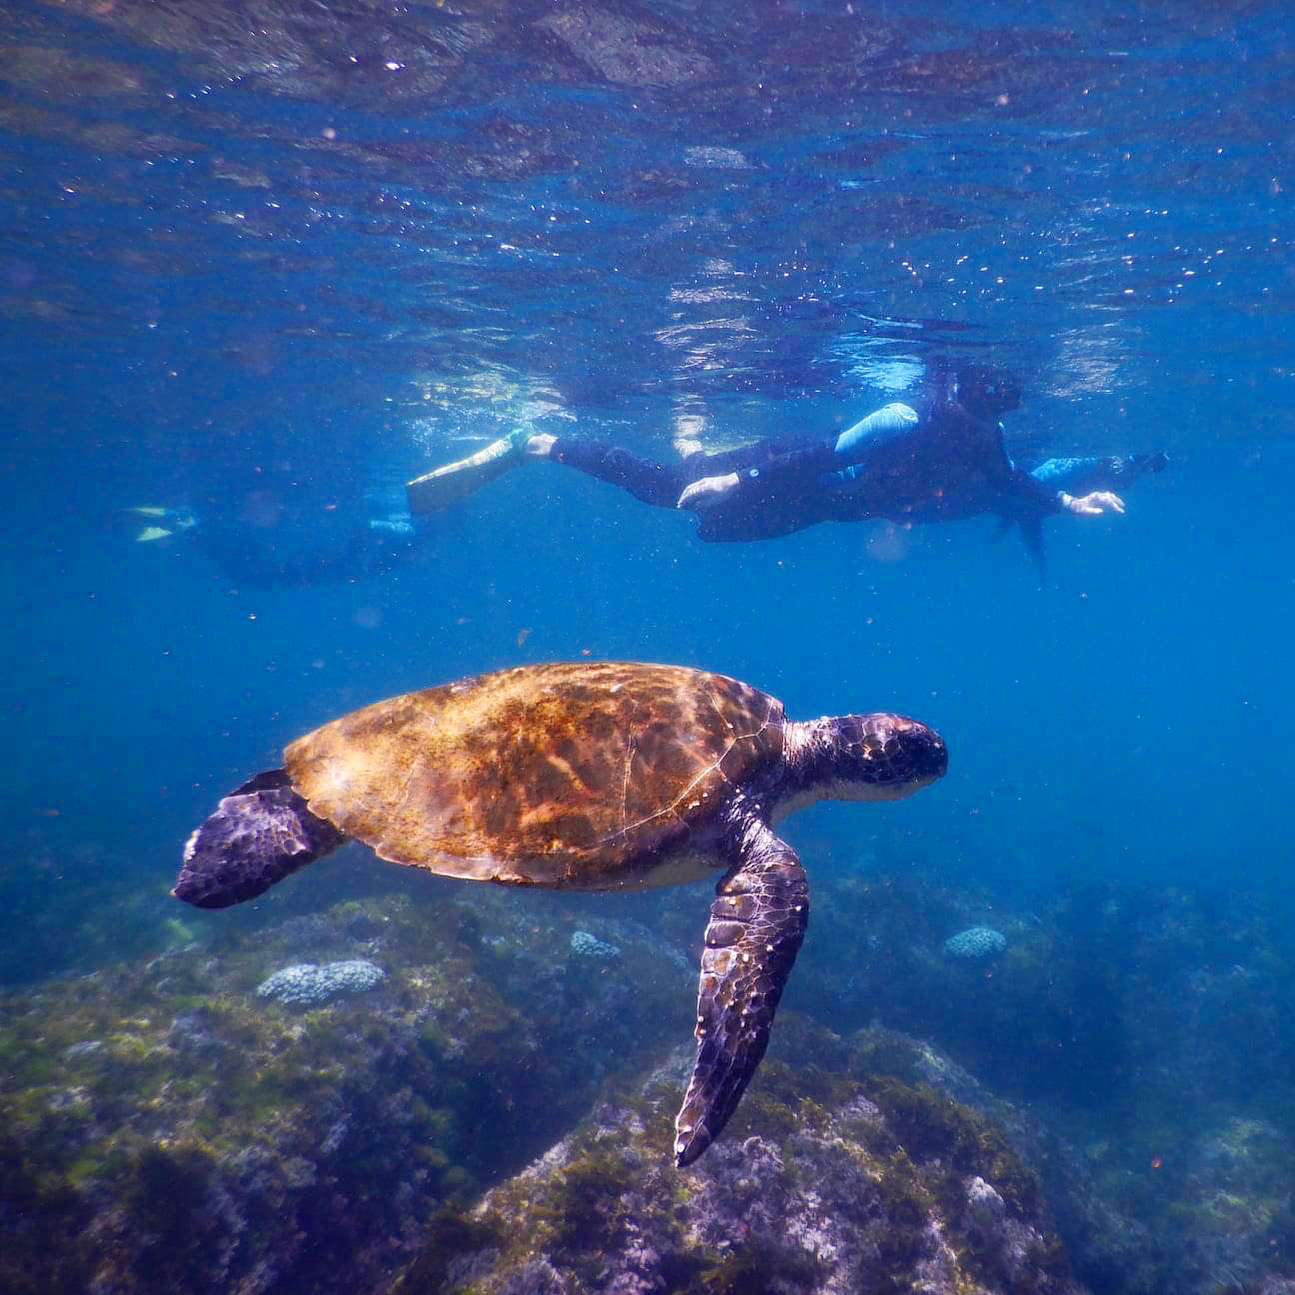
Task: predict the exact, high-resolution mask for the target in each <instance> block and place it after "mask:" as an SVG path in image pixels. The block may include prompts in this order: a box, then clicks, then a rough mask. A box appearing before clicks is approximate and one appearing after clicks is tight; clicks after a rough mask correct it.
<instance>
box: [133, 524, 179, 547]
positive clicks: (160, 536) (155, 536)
mask: <svg viewBox="0 0 1295 1295" xmlns="http://www.w3.org/2000/svg"><path fill="white" fill-rule="evenodd" d="M170 534H171V532H170V531H168V530H167V529H166V527H165V526H145V527H144V529H143V530H142V531H140V533H139V534H138V535H136V536H135V543H136V544H148V543H150V542H151V541H153V540H164V539H166V537H167V536H168V535H170Z"/></svg>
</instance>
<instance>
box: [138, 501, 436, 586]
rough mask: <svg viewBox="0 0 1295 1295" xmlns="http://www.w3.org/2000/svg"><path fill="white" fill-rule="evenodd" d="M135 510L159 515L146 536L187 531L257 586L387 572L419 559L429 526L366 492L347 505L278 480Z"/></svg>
mask: <svg viewBox="0 0 1295 1295" xmlns="http://www.w3.org/2000/svg"><path fill="white" fill-rule="evenodd" d="M132 511H134V512H136V513H138V514H142V515H144V516H146V517H147V518H149V519H150V520H152V521H153V522H154V524H153V525H150V526H148V527H147V528H145V530H144V531H143V532H142V533H141V534H140V535H139V536H138V539H139V540H141V541H156V540H162V539H166V538H168V537H169V536H171V535H182V536H184V537H185V538H186V539H188V540H189V541H191V542H192V543H194V544H196V545H197V546H198V547H199V548H200V549H201V550H202V551H203V552H204V553H205V554H206V555H207V556H208V557H209V558H210V559H211V560H212V562H214V563H215V564H216V566H217V567H219V568H220V570H221V572H222V573H223V574H224V576H225V577H226V578H227V579H228V580H231V581H233V582H234V583H235V584H238V585H244V586H246V587H248V588H252V589H290V588H302V587H304V586H306V585H313V584H316V583H319V582H324V581H330V580H339V581H340V580H345V581H354V580H365V579H368V578H370V577H374V576H380V575H385V574H386V573H387V572H389V571H393V570H395V569H397V568H399V567H403V566H406V565H407V564H409V563H410V562H412V561H413V560H414V558H415V557H416V556H417V555H418V552H419V549H420V547H421V545H422V542H423V540H424V539H425V537H426V528H425V525H424V524H422V523H420V522H418V521H417V520H415V519H414V518H412V517H410V516H408V515H407V514H399V513H397V514H391V515H389V516H385V517H370V516H369V511H370V510H369V509H367V508H366V507H365V505H364V501H363V500H360V499H358V498H351V499H348V498H345V497H344V498H343V501H342V502H341V503H340V504H339V503H338V502H337V500H336V496H335V493H334V494H333V495H330V494H321V493H320V492H318V491H312V490H310V489H308V488H303V487H302V486H300V485H299V484H297V483H295V482H288V481H274V480H272V479H271V480H263V481H261V482H260V483H259V484H258V485H257V486H256V487H255V488H253V489H251V490H247V489H236V488H232V489H229V490H219V491H214V492H212V493H211V495H210V496H209V497H208V498H206V499H205V500H203V501H202V502H201V504H200V505H199V506H198V507H196V508H189V507H185V508H160V507H157V508H155V507H146V508H138V509H134V510H132ZM158 522H161V523H164V524H163V525H158V524H156V523H158Z"/></svg>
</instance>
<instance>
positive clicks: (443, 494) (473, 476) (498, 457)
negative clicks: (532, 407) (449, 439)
mask: <svg viewBox="0 0 1295 1295" xmlns="http://www.w3.org/2000/svg"><path fill="white" fill-rule="evenodd" d="M532 434H533V428H532V427H531V426H530V425H529V424H528V423H523V424H522V425H521V426H520V427H516V428H514V429H513V430H512V431H511V432H509V434H508V435H507V436H501V437H500V438H499V439H498V440H497V441H491V442H490V444H489V445H487V446H485V448H484V449H480V450H478V451H477V452H476V453H475V454H469V455H468V456H467V458H464V459H457V460H455V462H453V463H446V464H444V465H442V466H441V467H439V468H435V469H433V470H432V471H431V472H427V473H424V474H423V475H422V476H421V477H415V478H414V480H413V481H411V482H409V483H408V484H407V485H406V486H405V493H406V494H407V496H408V498H409V511H410V512H411V513H412V514H413V515H414V516H415V517H420V516H425V515H426V514H428V513H435V512H440V510H441V509H443V508H447V507H449V505H450V504H452V503H456V502H457V501H458V500H460V499H463V498H465V497H466V496H467V495H470V494H472V493H473V492H474V491H476V490H479V489H480V488H481V487H482V486H484V485H485V484H486V483H487V482H488V481H493V480H494V479H495V478H496V477H498V476H502V475H503V474H504V473H505V472H507V471H508V469H509V468H511V467H514V466H515V465H516V464H518V463H520V462H521V451H522V450H523V449H524V448H525V445H526V442H527V441H528V440H529V439H530V438H531V436H532Z"/></svg>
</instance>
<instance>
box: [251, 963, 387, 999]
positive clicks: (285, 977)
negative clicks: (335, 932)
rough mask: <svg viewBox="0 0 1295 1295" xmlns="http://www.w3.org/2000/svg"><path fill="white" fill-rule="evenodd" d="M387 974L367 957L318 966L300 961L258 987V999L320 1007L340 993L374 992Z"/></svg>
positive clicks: (277, 972) (284, 968)
mask: <svg viewBox="0 0 1295 1295" xmlns="http://www.w3.org/2000/svg"><path fill="white" fill-rule="evenodd" d="M386 974H387V973H386V972H385V971H383V970H382V968H381V967H379V966H377V965H376V964H375V963H372V962H368V961H366V960H365V959H364V958H348V959H346V960H345V961H343V962H327V963H325V964H324V965H323V966H316V965H315V964H314V963H313V962H298V963H294V964H293V965H292V966H291V967H283V968H282V969H281V970H279V971H276V972H275V973H274V975H272V976H270V977H269V978H268V979H267V980H264V981H262V982H261V984H260V985H258V986H257V989H256V996H257V997H258V998H272V999H274V1000H275V1002H278V1003H283V1004H285V1005H286V1006H291V1007H317V1006H318V1005H319V1004H320V1003H326V1002H328V1000H329V999H330V998H336V997H337V995H338V994H358V993H362V992H363V991H364V990H366V989H372V988H373V987H374V986H375V985H377V984H379V983H380V982H381V981H382V980H383V979H384V978H385V977H386Z"/></svg>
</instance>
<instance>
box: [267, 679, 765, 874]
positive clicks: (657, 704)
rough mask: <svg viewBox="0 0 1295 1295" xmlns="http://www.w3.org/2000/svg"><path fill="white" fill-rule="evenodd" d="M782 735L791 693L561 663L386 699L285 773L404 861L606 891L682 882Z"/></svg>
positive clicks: (319, 736) (355, 830)
mask: <svg viewBox="0 0 1295 1295" xmlns="http://www.w3.org/2000/svg"><path fill="white" fill-rule="evenodd" d="M782 743H783V709H782V704H781V703H780V702H778V701H776V700H775V699H774V698H772V697H768V696H766V695H765V694H764V693H762V692H759V691H757V690H756V689H754V688H751V687H749V686H748V685H747V684H744V683H740V682H738V681H737V680H736V679H729V678H727V677H726V676H724V675H718V674H709V673H707V672H705V671H701V670H688V669H684V668H682V667H679V666H664V665H646V664H641V663H637V662H616V661H604V662H575V663H554V664H550V665H532V666H520V667H517V668H515V669H511V670H501V671H498V672H496V673H494V674H485V675H478V676H476V677H475V678H470V679H465V680H461V681H460V682H458V683H451V684H445V685H443V686H441V687H439V688H427V689H424V690H422V691H421V692H411V693H405V694H403V695H402V696H399V697H392V698H389V699H388V700H386V701H380V702H376V703H375V704H374V705H372V706H366V707H364V708H363V709H362V710H357V711H354V712H352V713H351V714H349V715H344V716H342V717H341V718H340V719H336V720H333V721H332V722H331V723H329V724H325V725H324V726H323V727H322V728H318V729H316V730H315V731H314V732H313V733H308V734H306V736H305V737H302V738H299V739H298V740H297V741H295V742H293V743H292V744H291V745H290V746H289V747H288V748H287V749H286V750H285V752H284V767H285V768H286V769H287V771H288V774H289V776H290V777H291V778H292V781H293V784H294V786H295V787H296V789H297V790H298V792H300V794H301V795H302V796H304V797H305V799H306V801H307V803H308V804H309V806H310V809H311V812H312V813H314V814H317V815H318V816H319V817H320V818H324V819H327V820H328V821H329V822H330V823H332V824H333V826H334V827H336V828H337V829H338V830H339V831H341V832H344V833H346V835H348V836H353V837H356V838H357V839H358V840H360V841H363V842H364V843H365V844H366V845H368V846H369V847H370V848H371V849H372V850H373V851H374V853H376V854H377V855H378V856H379V857H381V858H383V859H388V860H390V861H391V862H393V863H404V864H411V865H413V866H415V867H420V868H429V869H431V870H432V871H433V872H439V873H444V874H446V875H448V876H456V877H471V878H476V879H479V880H492V881H504V882H519V883H532V884H538V885H547V886H570V887H581V888H591V889H596V888H599V887H605V886H616V885H625V884H630V885H633V884H635V883H636V882H637V883H639V884H650V883H651V882H652V881H661V880H665V879H667V878H665V877H664V876H658V877H656V878H652V877H651V876H650V873H651V871H652V870H653V868H654V867H657V866H658V865H659V864H660V861H661V859H662V857H663V856H672V855H674V854H676V853H685V852H686V851H687V848H688V840H689V837H690V835H691V834H692V833H693V832H695V831H697V830H698V829H700V828H702V827H703V826H704V825H705V824H706V823H707V822H708V820H709V819H711V818H712V817H713V815H714V813H715V810H716V807H717V806H718V805H719V804H721V803H722V802H723V800H724V799H725V793H726V792H727V791H731V790H732V788H733V787H735V786H736V785H738V784H741V783H743V782H744V781H745V780H746V779H748V778H749V777H750V776H751V775H752V774H753V773H756V772H757V771H759V770H761V769H764V768H767V767H768V766H769V765H770V764H772V763H775V762H777V761H778V760H780V759H781V757H782Z"/></svg>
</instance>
